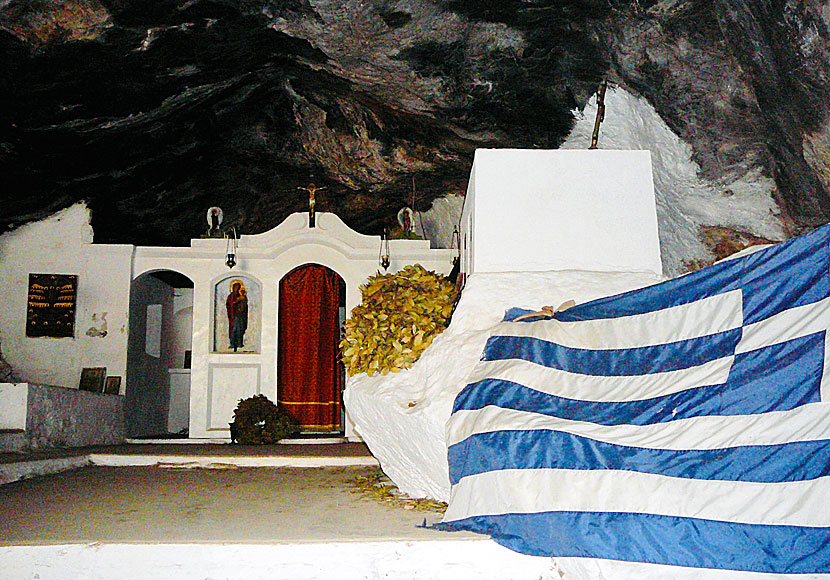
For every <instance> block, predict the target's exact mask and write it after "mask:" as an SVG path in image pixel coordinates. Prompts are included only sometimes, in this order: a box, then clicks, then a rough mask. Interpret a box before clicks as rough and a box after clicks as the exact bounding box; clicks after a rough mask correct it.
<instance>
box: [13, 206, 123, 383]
mask: <svg viewBox="0 0 830 580" xmlns="http://www.w3.org/2000/svg"><path fill="white" fill-rule="evenodd" d="M132 254H133V247H132V246H126V245H125V246H121V245H93V244H92V228H91V227H90V225H89V211H88V210H87V209H86V207H85V206H84V205H83V204H77V205H74V206H72V207H70V208H68V209H66V210H64V211H62V212H59V213H57V214H55V215H54V216H52V217H50V218H47V219H45V220H43V221H40V222H35V223H31V224H27V225H24V226H21V227H20V228H18V229H16V230H14V231H11V232H7V233H5V234H3V235H2V236H0V287H1V288H3V300H0V348H1V349H2V352H3V356H4V358H5V359H6V361H8V362H9V364H11V366H12V368H13V369H14V371H15V373H16V374H17V376H18V378H19V379H20V380H21V381H25V382H28V383H35V384H44V385H55V386H62V387H68V388H77V386H78V382H79V379H80V376H81V369H82V368H84V367H99V366H103V367H106V368H107V374H108V375H118V376H122V377H123V376H124V373H125V369H126V353H127V320H128V313H129V310H128V309H129V295H130V269H131V264H132ZM30 273H32V274H77V276H78V294H77V300H76V311H75V335H74V336H73V337H72V338H29V337H27V336H26V298H27V290H28V283H29V274H30ZM104 330H106V335H105V336H102V334H103V331H104ZM88 331H89V334H92V336H89V335H88V334H87V332H88ZM123 389H124V383H123V382H122V392H123Z"/></svg>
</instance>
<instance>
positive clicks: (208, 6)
mask: <svg viewBox="0 0 830 580" xmlns="http://www.w3.org/2000/svg"><path fill="white" fill-rule="evenodd" d="M828 19H830V10H828V8H827V6H826V5H825V4H824V3H822V2H819V1H818V0H804V1H799V2H796V1H792V0H791V1H785V0H714V1H711V0H661V1H654V0H640V1H637V0H569V1H565V2H563V1H561V0H534V1H531V2H528V1H520V0H478V1H475V2H474V1H472V0H443V1H441V0H433V1H427V0H397V1H395V0H364V1H357V0H344V1H339V2H335V1H334V0H314V1H310V0H308V1H307V0H284V1H279V0H269V1H260V2H255V1H252V0H222V1H220V0H215V1H208V0H201V1H200V0H191V1H187V2H185V1H176V0H100V1H99V0H52V1H48V2H47V1H45V0H41V1H26V2H24V1H23V0H11V1H6V2H0V58H2V61H3V63H4V66H3V67H0V190H1V191H2V198H0V227H3V228H10V227H14V226H15V225H18V224H20V223H22V222H25V221H27V220H32V219H38V218H41V217H44V216H46V215H48V214H49V213H51V212H53V211H55V210H57V209H60V208H63V207H66V206H67V205H69V204H71V203H73V202H75V201H77V200H79V199H84V200H86V201H87V203H88V204H89V206H90V207H91V208H92V212H93V213H92V220H93V227H94V229H95V233H96V241H97V242H131V243H138V244H172V245H181V244H186V243H188V240H189V239H190V238H191V237H195V236H198V235H199V234H201V233H202V232H203V231H204V229H205V228H206V223H205V219H204V215H205V211H206V209H207V208H208V207H210V206H212V205H219V206H221V207H222V208H223V209H224V211H225V215H226V225H235V226H236V227H237V229H238V230H239V231H240V232H242V233H259V232H262V231H265V230H267V229H270V228H272V227H274V226H275V225H277V224H278V223H279V222H280V221H282V220H283V219H284V218H285V217H286V216H287V215H288V214H290V213H292V212H294V211H300V210H303V209H305V208H306V207H307V202H306V196H305V193H304V192H303V191H301V190H299V189H298V187H301V186H306V185H308V183H309V182H314V183H315V184H316V185H317V186H321V187H325V188H326V189H325V190H323V191H322V192H321V193H320V194H319V195H318V199H317V209H318V210H319V211H334V212H336V213H337V214H338V215H340V216H341V217H342V218H343V219H344V221H346V223H348V224H349V225H350V226H351V227H353V228H355V229H357V230H359V231H363V232H365V233H379V232H380V231H381V229H382V228H383V227H384V226H390V225H392V224H393V223H394V220H395V215H396V213H397V211H398V209H400V207H401V206H403V205H415V207H416V208H417V209H420V210H423V209H426V208H427V207H429V204H430V202H431V201H432V200H433V199H434V198H436V197H439V196H442V195H445V194H448V193H463V192H464V190H465V188H466V181H467V178H468V175H469V168H470V164H471V162H472V154H473V151H474V149H475V148H476V147H530V148H555V147H557V146H558V145H559V144H560V143H561V142H562V140H563V139H564V138H565V136H567V134H568V132H569V131H570V129H571V127H572V125H573V111H574V109H577V108H580V107H582V106H584V104H585V103H586V102H587V100H588V99H589V98H590V97H591V95H592V94H593V93H594V92H595V91H596V88H597V87H598V85H599V84H600V82H601V80H602V79H603V78H604V77H608V78H609V79H610V80H611V82H612V83H616V84H618V85H621V86H623V87H625V88H626V89H628V90H630V91H633V92H635V93H637V94H640V95H642V96H643V97H645V98H646V99H647V100H648V101H649V102H651V103H652V105H653V106H654V107H655V109H656V110H657V111H658V112H659V114H660V115H661V117H662V118H663V119H664V120H665V121H666V122H667V124H668V125H669V126H670V127H671V128H672V129H673V130H674V131H675V132H676V133H677V134H678V135H679V136H680V137H681V138H682V139H683V140H684V141H686V142H687V143H689V144H690V145H691V146H692V148H693V151H694V159H695V161H697V162H698V163H699V165H700V168H701V173H702V175H703V176H704V177H706V178H707V179H710V180H712V181H714V182H717V181H720V180H723V179H727V178H734V177H735V176H740V175H742V174H744V173H746V172H747V171H750V170H752V169H753V168H758V167H760V168H762V170H763V171H764V172H765V173H766V174H767V175H769V176H771V177H772V178H774V180H775V182H776V184H777V186H778V190H779V193H778V196H779V202H780V204H781V205H782V208H783V210H784V211H785V215H786V217H787V218H788V219H789V221H790V223H791V226H792V229H793V231H796V230H798V229H800V228H805V227H810V226H813V225H816V224H819V223H824V222H826V221H828V220H830V200H829V199H828V194H827V183H826V181H827V178H826V175H828V174H830V173H828V172H827V171H826V169H827V161H826V158H825V156H824V152H823V150H822V148H823V147H824V143H825V142H826V140H822V139H818V138H814V137H811V138H810V139H811V141H810V142H809V143H808V145H810V147H812V149H810V151H811V154H810V158H809V159H807V158H805V154H804V151H805V136H806V135H813V136H814V135H822V134H824V133H826V132H827V130H826V127H827V119H828V107H829V106H830V105H828V102H830V101H828V91H830V80H829V78H828V74H829V73H830V60H828V58H829V57H828V50H827V49H828V38H830V33H828ZM816 148H818V149H819V150H818V151H816ZM823 176H824V177H823Z"/></svg>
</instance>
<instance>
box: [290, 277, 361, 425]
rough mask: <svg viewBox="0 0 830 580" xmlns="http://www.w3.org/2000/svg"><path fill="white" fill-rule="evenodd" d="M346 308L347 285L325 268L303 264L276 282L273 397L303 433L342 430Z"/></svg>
mask: <svg viewBox="0 0 830 580" xmlns="http://www.w3.org/2000/svg"><path fill="white" fill-rule="evenodd" d="M345 305H346V284H345V283H344V281H343V279H342V278H341V277H340V276H339V275H338V274H337V273H336V272H334V271H332V270H330V269H329V268H326V267H325V266H320V265H318V264H306V265H304V266H300V267H299V268H295V269H294V270H292V271H291V272H289V273H288V274H286V276H285V277H284V278H283V279H282V280H280V301H279V346H278V351H277V399H278V400H279V402H280V403H281V404H282V405H283V406H284V407H285V409H286V410H287V411H288V412H289V413H291V415H292V416H293V417H294V418H295V419H296V420H297V421H298V422H299V423H300V425H301V429H302V431H304V432H317V433H334V432H341V431H342V429H343V427H342V425H343V421H342V409H341V406H342V405H341V391H342V388H343V379H344V374H343V370H342V364H341V363H340V357H339V350H338V344H339V342H340V326H341V322H342V319H343V318H344V314H345Z"/></svg>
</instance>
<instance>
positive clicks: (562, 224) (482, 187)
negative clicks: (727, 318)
mask: <svg viewBox="0 0 830 580" xmlns="http://www.w3.org/2000/svg"><path fill="white" fill-rule="evenodd" d="M461 234H462V246H461V247H462V255H463V258H462V272H463V273H464V274H465V275H470V274H473V273H477V272H481V273H484V272H539V271H550V270H586V271H601V272H633V271H650V272H654V273H656V274H658V275H660V274H662V266H661V264H660V242H659V238H658V234H657V210H656V205H655V200H654V185H653V182H652V172H651V153H650V152H649V151H612V150H599V149H597V150H563V149H556V150H536V149H534V150H529V149H478V150H477V151H476V154H475V159H474V161H473V168H472V171H471V173H470V181H469V184H468V187H467V196H466V199H465V201H464V210H463V212H462V218H461Z"/></svg>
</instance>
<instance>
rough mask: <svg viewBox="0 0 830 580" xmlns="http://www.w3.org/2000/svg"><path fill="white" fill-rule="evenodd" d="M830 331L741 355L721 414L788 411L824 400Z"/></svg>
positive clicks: (735, 363) (729, 380) (732, 375)
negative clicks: (822, 398)
mask: <svg viewBox="0 0 830 580" xmlns="http://www.w3.org/2000/svg"><path fill="white" fill-rule="evenodd" d="M825 336H826V331H824V330H822V331H821V332H816V333H814V334H810V335H808V336H804V337H801V338H796V339H793V340H789V341H787V342H782V343H779V344H774V345H772V346H768V347H765V348H759V349H758V350H754V351H750V352H745V353H741V354H739V355H737V356H736V357H735V361H734V363H733V364H732V368H731V369H730V371H729V378H728V379H727V381H726V388H725V389H724V391H723V398H722V399H721V409H722V410H721V414H723V415H740V414H750V413H762V412H765V411H787V410H789V409H795V408H796V407H799V406H801V405H804V404H807V403H816V402H818V401H820V400H821V378H822V376H823V374H824V342H825Z"/></svg>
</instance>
